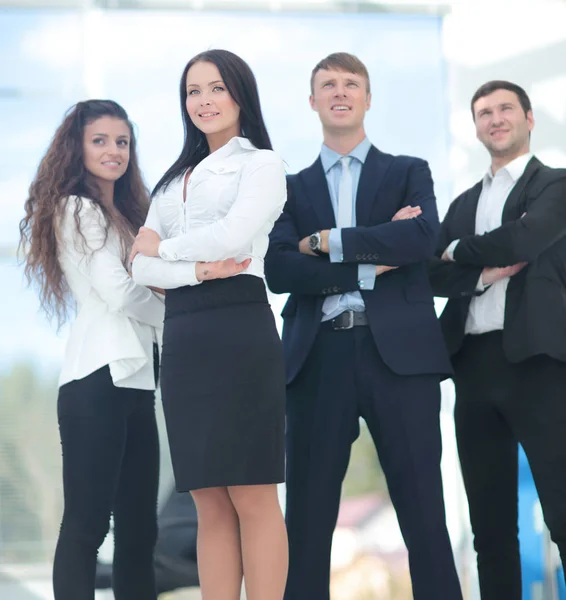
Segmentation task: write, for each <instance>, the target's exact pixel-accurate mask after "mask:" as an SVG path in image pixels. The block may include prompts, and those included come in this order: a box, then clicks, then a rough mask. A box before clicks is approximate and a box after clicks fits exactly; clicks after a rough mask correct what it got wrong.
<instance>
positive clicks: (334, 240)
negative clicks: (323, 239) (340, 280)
mask: <svg viewBox="0 0 566 600" xmlns="http://www.w3.org/2000/svg"><path fill="white" fill-rule="evenodd" d="M328 256H329V257H330V262H332V263H336V262H339V263H341V262H344V250H343V248H342V230H341V229H331V230H330V233H329V234H328ZM374 270H375V269H374Z"/></svg>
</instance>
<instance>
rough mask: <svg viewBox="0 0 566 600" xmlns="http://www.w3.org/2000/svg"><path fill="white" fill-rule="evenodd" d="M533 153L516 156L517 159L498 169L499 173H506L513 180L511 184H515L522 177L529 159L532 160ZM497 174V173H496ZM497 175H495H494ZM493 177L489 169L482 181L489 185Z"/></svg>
mask: <svg viewBox="0 0 566 600" xmlns="http://www.w3.org/2000/svg"><path fill="white" fill-rule="evenodd" d="M533 156H534V155H533V153H532V152H527V153H526V154H521V156H518V157H517V158H515V159H514V160H512V161H511V162H510V163H508V164H507V165H505V166H504V167H502V168H501V169H500V171H505V172H506V173H507V175H509V177H511V179H512V180H513V183H516V182H517V181H518V180H519V179H520V178H521V177H522V175H523V173H524V172H525V169H526V168H527V165H528V164H529V161H530V160H531V158H533ZM498 173H499V171H498ZM496 175H497V173H496ZM493 178H494V175H493V174H492V172H491V167H490V168H489V169H488V170H487V173H486V174H485V176H484V178H483V181H484V183H491V182H492V181H493Z"/></svg>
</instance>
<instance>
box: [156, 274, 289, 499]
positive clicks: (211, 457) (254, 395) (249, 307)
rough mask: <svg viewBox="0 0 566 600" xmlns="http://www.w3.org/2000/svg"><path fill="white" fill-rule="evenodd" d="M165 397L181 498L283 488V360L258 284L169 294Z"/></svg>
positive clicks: (249, 280)
mask: <svg viewBox="0 0 566 600" xmlns="http://www.w3.org/2000/svg"><path fill="white" fill-rule="evenodd" d="M161 391H162V397H163V408H164V413H165V419H166V423H167V433H168V437H169V446H170V448H171V460H172V463H173V471H174V474H175V482H176V487H177V490H178V491H180V492H183V491H189V490H196V489H200V488H206V487H224V486H233V485H260V484H271V483H280V482H282V481H283V480H284V460H285V459H284V454H285V439H284V436H285V375H284V365H283V351H282V345H281V341H280V339H279V335H278V333H277V329H276V327H275V320H274V318H273V313H272V312H271V308H270V306H269V303H268V301H267V294H266V290H265V284H264V282H263V280H262V279H260V278H259V277H255V276H253V275H238V276H236V277H231V278H228V279H217V280H213V281H206V282H203V283H202V284H201V285H198V286H187V287H184V288H179V289H177V290H170V291H168V292H167V295H166V300H165V327H164V333H163V357H162V363H161Z"/></svg>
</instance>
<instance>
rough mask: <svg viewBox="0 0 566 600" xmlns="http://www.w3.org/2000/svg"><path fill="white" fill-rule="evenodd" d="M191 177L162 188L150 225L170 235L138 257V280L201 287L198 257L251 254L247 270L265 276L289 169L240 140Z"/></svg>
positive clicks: (213, 258)
mask: <svg viewBox="0 0 566 600" xmlns="http://www.w3.org/2000/svg"><path fill="white" fill-rule="evenodd" d="M184 181H185V177H181V178H179V179H178V180H176V181H174V182H172V183H171V184H170V185H169V186H168V187H167V189H165V190H162V191H160V192H159V193H158V194H157V195H156V196H155V198H154V199H153V201H152V203H151V207H150V210H149V214H148V217H147V221H146V227H149V228H150V229H153V230H155V231H156V232H157V233H158V234H159V236H160V237H161V239H162V242H161V244H160V245H159V257H147V256H142V255H140V254H138V255H137V256H136V257H135V259H134V262H133V265H132V272H133V277H134V279H135V281H136V282H138V283H141V284H144V285H152V286H156V287H160V288H164V289H173V288H178V287H181V286H185V285H196V284H198V283H199V282H198V281H197V278H196V276H195V267H196V263H197V262H201V261H202V262H214V261H217V260H225V259H227V258H235V259H236V262H242V261H244V260H246V259H247V258H251V263H250V266H249V267H248V268H247V269H246V271H245V273H247V274H251V275H256V276H258V277H262V278H263V276H264V270H263V262H264V257H265V254H266V252H267V247H268V245H269V233H270V232H271V230H272V228H273V225H274V224H275V221H276V220H277V218H278V217H279V215H280V214H281V212H282V210H283V207H284V205H285V201H286V199H287V186H286V180H285V167H284V164H283V161H282V160H281V158H279V156H278V155H277V154H275V152H273V151H271V150H258V149H257V148H256V147H255V146H254V145H253V144H252V143H251V142H250V141H249V140H248V139H246V138H241V137H234V138H232V139H231V140H230V141H229V142H228V143H227V144H226V145H224V146H222V147H221V148H219V149H218V150H216V152H213V153H212V154H209V155H208V156H207V157H206V158H205V159H204V160H203V161H201V162H200V163H199V164H198V165H197V166H196V167H195V168H194V169H193V171H192V172H191V174H190V176H189V180H188V182H187V186H186V201H183V188H184Z"/></svg>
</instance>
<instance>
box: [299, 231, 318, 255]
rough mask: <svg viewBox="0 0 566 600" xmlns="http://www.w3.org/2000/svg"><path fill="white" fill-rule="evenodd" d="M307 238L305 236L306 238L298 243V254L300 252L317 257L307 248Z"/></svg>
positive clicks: (308, 236)
mask: <svg viewBox="0 0 566 600" xmlns="http://www.w3.org/2000/svg"><path fill="white" fill-rule="evenodd" d="M309 238H310V235H307V237H306V238H303V239H302V240H301V241H300V242H299V252H302V253H303V254H309V255H310V256H318V255H317V254H315V253H314V252H313V251H312V250H311V249H310V248H309Z"/></svg>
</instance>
